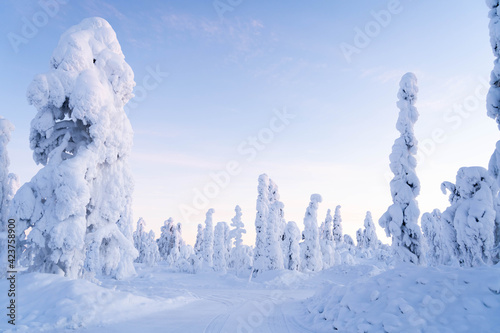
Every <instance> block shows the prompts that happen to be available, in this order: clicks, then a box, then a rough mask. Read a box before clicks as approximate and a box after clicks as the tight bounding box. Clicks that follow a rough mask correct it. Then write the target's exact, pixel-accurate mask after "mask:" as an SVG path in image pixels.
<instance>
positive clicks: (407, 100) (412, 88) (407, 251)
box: [379, 73, 424, 263]
mask: <svg viewBox="0 0 500 333" xmlns="http://www.w3.org/2000/svg"><path fill="white" fill-rule="evenodd" d="M399 86H400V89H399V92H398V98H399V101H398V103H397V106H398V108H399V110H400V111H399V117H398V121H397V124H396V128H397V130H398V131H399V132H400V133H401V136H400V137H399V138H397V139H396V140H395V141H394V145H393V146H392V153H391V155H390V156H389V159H390V161H391V163H390V168H391V171H392V173H393V174H394V178H393V179H392V180H391V195H392V201H393V204H392V205H391V206H390V207H389V208H388V210H387V212H385V213H384V215H382V217H381V218H380V220H379V224H380V226H381V227H382V228H384V229H385V232H386V234H387V236H388V237H391V236H392V247H393V249H394V251H395V253H396V254H397V255H398V257H399V258H400V259H401V260H402V261H407V262H412V263H421V262H422V261H423V259H424V256H423V253H422V246H421V235H422V233H421V231H420V227H419V226H418V224H417V222H418V217H419V215H420V211H419V209H418V204H417V200H416V199H415V198H416V197H417V196H418V194H419V193H420V182H419V180H418V178H417V174H416V173H415V167H416V165H417V161H416V159H415V155H416V154H417V139H416V138H415V135H414V130H413V125H414V124H415V122H416V121H417V119H418V111H417V109H416V107H415V102H416V100H417V92H418V87H417V78H416V77H415V75H414V74H413V73H406V74H405V75H403V77H402V78H401V82H400V83H399Z"/></svg>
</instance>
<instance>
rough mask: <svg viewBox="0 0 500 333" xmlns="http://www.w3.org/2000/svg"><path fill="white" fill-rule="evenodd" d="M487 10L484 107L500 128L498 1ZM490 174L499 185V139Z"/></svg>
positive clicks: (498, 241)
mask: <svg viewBox="0 0 500 333" xmlns="http://www.w3.org/2000/svg"><path fill="white" fill-rule="evenodd" d="M486 3H487V4H488V7H489V8H490V12H489V15H488V16H489V18H490V23H489V30H490V43H491V48H492V50H493V55H494V56H495V62H494V67H493V70H492V71H491V75H490V90H489V91H488V96H487V97H486V109H487V114H488V116H489V117H491V118H493V119H495V121H496V123H497V125H498V127H499V129H500V27H499V26H500V14H499V12H498V8H499V1H498V0H488V1H486ZM488 171H489V173H490V175H491V176H492V177H493V178H494V179H496V181H497V185H498V186H500V141H498V142H497V143H496V147H495V151H494V152H493V155H492V156H491V159H490V163H489V165H488ZM494 200H495V211H496V218H495V246H496V247H497V248H498V247H499V246H500V197H499V196H498V195H497V197H495V198H494ZM493 259H494V261H495V262H498V261H500V251H497V254H496V256H495V257H494V258H493Z"/></svg>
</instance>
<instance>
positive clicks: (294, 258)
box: [284, 221, 301, 271]
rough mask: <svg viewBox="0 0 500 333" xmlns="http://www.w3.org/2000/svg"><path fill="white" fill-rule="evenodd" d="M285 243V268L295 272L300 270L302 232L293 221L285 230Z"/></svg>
mask: <svg viewBox="0 0 500 333" xmlns="http://www.w3.org/2000/svg"><path fill="white" fill-rule="evenodd" d="M284 238H285V240H284V243H285V245H286V249H287V255H286V257H285V268H286V269H290V270H293V271H298V270H299V269H300V245H299V243H300V239H301V234H300V230H299V228H298V227H297V224H296V223H295V222H293V221H290V222H288V223H287V225H286V228H285V237H284Z"/></svg>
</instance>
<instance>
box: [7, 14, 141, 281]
mask: <svg viewBox="0 0 500 333" xmlns="http://www.w3.org/2000/svg"><path fill="white" fill-rule="evenodd" d="M134 85H135V82H134V73H133V72H132V69H131V68H130V66H129V65H128V64H127V63H126V62H125V57H124V55H123V53H122V51H121V48H120V44H119V43H118V40H117V39H116V34H115V32H114V31H113V29H112V28H111V26H110V25H109V23H108V22H106V21H105V20H104V19H101V18H89V19H85V20H83V21H82V22H81V23H80V24H78V25H75V26H73V27H71V28H70V29H69V30H68V31H66V32H65V33H64V34H63V35H62V36H61V38H60V40H59V43H58V45H57V47H56V49H55V50H54V52H53V55H52V58H51V60H50V69H49V71H48V72H47V73H45V74H41V75H38V76H36V77H35V78H34V79H33V81H32V83H31V85H30V86H29V88H28V92H27V97H28V101H29V103H30V104H32V105H34V106H35V107H36V109H37V110H38V113H37V114H36V116H35V118H34V119H33V120H32V122H31V134H30V146H31V149H33V158H34V160H35V162H36V163H37V164H42V165H43V168H42V169H41V170H40V171H39V172H38V173H37V174H36V175H35V176H34V177H33V178H32V180H31V181H30V182H29V183H26V184H24V185H23V188H22V190H20V191H19V192H18V194H19V196H16V197H17V199H15V200H14V205H13V213H14V214H15V215H16V216H17V218H18V221H19V223H18V228H17V231H18V235H19V241H20V245H21V246H22V248H21V249H20V250H25V251H24V253H23V255H24V257H25V259H27V260H26V261H27V262H28V264H29V266H30V269H31V270H32V271H39V272H47V273H59V274H64V275H66V276H70V277H79V276H89V277H92V276H93V275H108V276H112V277H115V278H124V277H127V276H130V275H132V274H134V273H135V270H134V266H133V261H134V259H135V257H136V256H137V251H136V250H135V248H134V244H133V240H132V231H133V230H132V228H133V226H132V220H131V197H132V190H133V181H132V176H131V172H130V169H129V166H128V158H129V155H130V151H131V147H132V138H133V132H132V128H131V126H130V122H129V120H128V118H127V116H126V114H125V112H124V110H123V107H124V105H125V104H126V103H127V102H128V101H129V100H130V98H131V97H132V96H133V94H132V89H133V87H134ZM30 228H31V231H30V232H29V234H28V235H26V233H25V232H27V231H28V230H30ZM19 253H20V252H19ZM20 254H21V253H20Z"/></svg>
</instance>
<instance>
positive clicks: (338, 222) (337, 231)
mask: <svg viewBox="0 0 500 333" xmlns="http://www.w3.org/2000/svg"><path fill="white" fill-rule="evenodd" d="M332 233H333V242H334V243H335V245H336V246H339V245H340V244H341V243H342V216H341V214H340V205H338V206H337V207H335V214H334V215H333V230H332Z"/></svg>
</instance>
